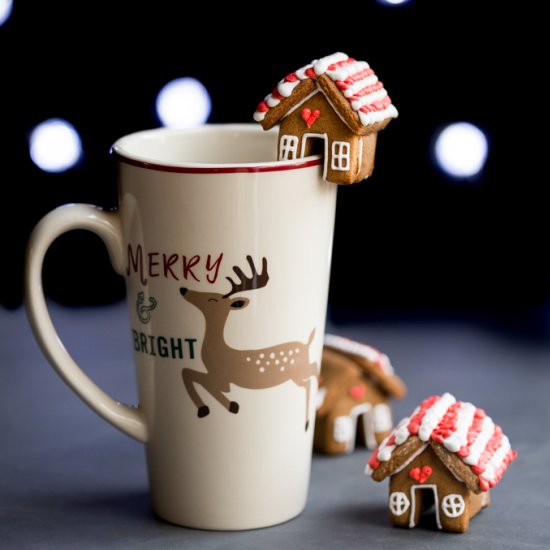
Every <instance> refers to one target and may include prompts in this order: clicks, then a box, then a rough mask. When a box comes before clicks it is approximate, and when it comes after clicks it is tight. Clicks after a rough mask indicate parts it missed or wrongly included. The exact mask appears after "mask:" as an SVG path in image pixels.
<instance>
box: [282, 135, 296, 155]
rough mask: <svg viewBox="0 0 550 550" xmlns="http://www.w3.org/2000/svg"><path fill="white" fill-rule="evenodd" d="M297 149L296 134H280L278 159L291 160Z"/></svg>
mask: <svg viewBox="0 0 550 550" xmlns="http://www.w3.org/2000/svg"><path fill="white" fill-rule="evenodd" d="M297 151H298V137H297V136H282V137H281V143H280V146H279V160H292V159H295V158H296V153H297Z"/></svg>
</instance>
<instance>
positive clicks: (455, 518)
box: [365, 393, 517, 533]
mask: <svg viewBox="0 0 550 550" xmlns="http://www.w3.org/2000/svg"><path fill="white" fill-rule="evenodd" d="M516 456H517V453H516V451H513V450H512V448H511V447H510V442H509V440H508V438H507V437H506V436H505V435H504V434H503V433H502V429H501V428H500V427H499V426H497V425H496V424H495V423H494V422H493V421H492V420H491V418H490V417H489V416H487V415H486V414H485V412H484V411H483V410H482V409H478V408H476V407H475V406H474V405H472V404H471V403H463V402H462V401H457V400H456V399H455V398H454V397H453V396H452V395H451V394H449V393H445V394H443V395H441V396H438V395H435V396H432V397H428V398H427V399H426V400H425V401H423V402H422V403H421V404H420V405H419V406H418V407H417V408H416V409H415V410H414V412H413V413H412V415H411V416H409V417H407V418H404V419H403V420H402V421H401V422H400V423H399V424H398V425H397V426H396V428H395V429H394V430H393V431H392V433H391V434H390V435H389V436H388V437H387V438H386V439H385V440H384V441H383V442H382V443H381V444H380V446H379V447H378V449H376V450H375V451H374V453H373V455H372V456H371V458H370V460H369V462H368V465H367V467H366V470H365V473H366V474H367V475H370V476H372V478H373V479H374V480H376V481H382V480H383V479H384V478H386V477H387V476H390V492H389V510H390V518H391V521H392V523H393V524H394V525H397V526H400V527H414V526H415V525H416V524H417V523H418V521H419V520H420V517H421V514H422V512H423V511H424V510H426V509H428V508H430V507H431V506H433V507H434V510H435V520H436V524H437V527H438V528H439V529H444V530H445V531H455V532H459V533H462V532H465V531H467V530H468V526H469V522H470V518H472V517H473V516H475V515H476V514H477V513H478V512H479V511H480V510H482V509H483V508H486V507H487V506H489V501H490V499H489V489H490V488H491V487H494V486H495V485H496V484H497V483H498V482H499V481H500V479H501V477H502V476H503V474H504V472H505V471H506V468H507V467H508V464H510V462H512V461H513V460H514V459H515V458H516Z"/></svg>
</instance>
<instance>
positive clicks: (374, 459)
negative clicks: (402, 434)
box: [369, 449, 380, 470]
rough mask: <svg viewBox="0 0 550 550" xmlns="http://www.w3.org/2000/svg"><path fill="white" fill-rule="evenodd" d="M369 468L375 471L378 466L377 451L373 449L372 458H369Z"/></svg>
mask: <svg viewBox="0 0 550 550" xmlns="http://www.w3.org/2000/svg"><path fill="white" fill-rule="evenodd" d="M369 466H370V467H371V468H372V469H373V470H376V468H378V466H380V461H379V460H378V449H374V452H373V453H372V456H371V457H370V458H369Z"/></svg>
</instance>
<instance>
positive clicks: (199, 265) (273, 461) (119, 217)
mask: <svg viewBox="0 0 550 550" xmlns="http://www.w3.org/2000/svg"><path fill="white" fill-rule="evenodd" d="M276 137H277V136H276V134H273V133H270V132H263V131H261V130H260V129H258V128H257V127H255V126H248V125H220V126H215V125H212V126H204V127H201V128H197V129H191V130H170V129H157V130H150V131H144V132H138V133H136V134H132V135H129V136H126V137H123V138H121V139H120V140H118V141H117V142H116V144H115V145H114V146H113V156H114V157H115V159H116V161H117V167H118V185H119V208H118V210H117V211H116V212H104V211H102V210H101V209H99V208H96V207H93V206H88V205H81V204H80V205H66V206H62V207H60V208H58V209H56V210H54V211H53V212H51V213H49V214H48V215H46V216H45V217H44V218H43V219H42V220H41V221H40V222H39V224H38V225H37V227H36V228H35V230H34V232H33V234H32V236H31V240H30V243H29V249H28V258H27V267H26V277H27V281H26V295H27V307H28V313H29V317H30V320H31V324H32V327H33V330H34V332H35V335H36V338H37V339H38V341H39V343H40V345H41V347H42V349H43V351H44V353H45V354H46V356H47V357H48V359H49V360H50V362H51V363H52V365H53V367H54V368H55V369H56V370H57V372H58V373H59V374H60V375H61V377H62V378H63V379H64V380H65V382H67V384H68V385H69V386H70V387H71V388H72V389H73V390H74V391H75V392H76V393H77V394H78V395H79V396H80V397H81V398H82V399H83V400H84V401H85V402H86V403H87V404H88V405H89V406H90V407H91V408H92V409H94V410H95V411H96V412H97V413H98V414H99V415H101V416H102V417H103V418H105V419H106V420H108V421H109V422H110V423H111V424H113V425H114V426H116V427H117V428H119V429H120V430H122V431H123V432H125V433H126V434H128V435H130V436H131V437H133V438H135V439H137V440H139V441H142V442H143V443H145V448H146V454H147V464H148V472H149V484H150V492H151V498H152V503H153V508H154V510H155V511H156V513H157V514H158V515H159V516H160V517H162V518H164V519H166V520H168V521H170V522H173V523H177V524H181V525H185V526H190V527H197V528H205V529H250V528H257V527H263V526H267V525H273V524H276V523H280V522H282V521H285V520H288V519H290V518H292V517H294V516H296V515H297V514H299V513H300V512H301V511H302V509H303V507H304V506H305V502H306V498H307V491H308V485H309V472H310V463H311V449H312V435H313V429H314V418H315V400H316V391H317V379H316V376H317V373H318V369H319V366H320V358H321V351H322V343H323V333H324V326H325V313H326V303H327V294H328V281H329V270H330V261H331V251H332V235H333V227H334V212H335V204H336V186H335V185H333V184H331V183H327V182H325V181H323V179H322V169H321V159H320V158H319V157H318V156H316V157H308V158H305V159H299V160H294V161H274V160H271V159H274V158H275V154H276ZM72 229H88V230H90V231H93V232H95V233H97V234H98V235H99V236H100V237H102V239H103V240H104V242H105V244H106V246H107V248H108V250H109V253H110V257H111V261H112V264H113V267H114V269H115V270H116V271H117V272H118V273H120V274H121V275H124V276H125V278H126V288H127V301H128V306H129V315H130V329H131V331H130V334H131V345H132V346H133V350H134V357H135V365H136V377H137V384H138V395H139V400H140V404H139V406H138V407H137V408H136V407H129V406H126V405H122V404H120V403H118V402H116V401H115V400H113V399H112V398H111V397H109V396H108V395H107V394H106V393H104V392H103V391H102V390H101V389H99V388H98V387H97V386H96V385H95V384H94V383H93V382H92V381H91V380H90V379H89V378H88V377H87V376H86V375H85V374H84V373H83V372H82V371H81V370H80V368H79V367H78V365H77V364H76V363H75V362H74V360H73V359H72V358H71V356H70V355H69V353H68V352H67V351H66V349H65V347H64V346H63V344H62V343H61V341H60V339H59V337H58V336H57V334H56V331H55V328H54V326H53V324H52V321H51V318H50V316H49V313H48V310H47V306H46V302H45V299H44V294H43V290H42V282H41V277H42V275H41V271H42V263H43V259H44V255H45V253H46V251H47V249H48V247H49V246H50V244H51V243H52V241H54V240H55V239H56V238H57V237H58V236H59V235H61V234H62V233H64V232H66V231H69V230H72Z"/></svg>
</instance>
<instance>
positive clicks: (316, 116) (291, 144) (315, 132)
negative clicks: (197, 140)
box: [254, 53, 397, 184]
mask: <svg viewBox="0 0 550 550" xmlns="http://www.w3.org/2000/svg"><path fill="white" fill-rule="evenodd" d="M395 117H397V109H396V108H395V107H394V105H393V104H392V102H391V100H390V97H389V96H388V94H387V92H386V90H385V89H384V86H383V85H382V82H380V81H379V80H378V77H377V76H376V75H375V74H374V71H373V70H372V69H371V68H370V66H369V64H368V63H366V62H365V61H357V60H355V59H353V58H351V57H348V56H347V55H346V54H344V53H335V54H333V55H329V56H327V57H323V58H321V59H318V60H315V61H313V62H312V63H310V64H309V65H305V66H304V67H302V68H301V69H298V70H297V71H295V72H293V73H290V74H289V75H287V76H286V77H285V78H283V80H281V81H280V82H279V83H278V84H277V86H275V88H274V89H273V91H272V92H271V93H270V94H269V95H268V96H267V97H266V98H265V99H264V100H263V101H262V102H260V104H259V105H258V107H257V108H256V112H255V113H254V120H256V121H257V122H259V123H261V125H262V127H263V128H264V130H269V129H270V128H272V127H273V126H275V125H276V124H277V123H279V124H280V128H279V143H278V157H277V158H278V159H279V160H289V159H295V158H302V157H305V156H308V155H311V154H313V153H315V152H320V151H317V150H316V149H315V142H319V141H322V142H323V144H324V145H323V149H324V163H325V165H324V174H323V177H324V178H325V179H326V180H327V181H331V182H333V183H343V184H350V183H356V182H359V181H361V180H363V179H365V178H366V177H367V176H369V175H370V174H371V173H372V170H373V168H374V154H375V149H376V135H377V132H378V131H379V130H382V129H383V128H384V127H385V126H386V125H387V124H388V123H389V122H390V120H391V119H392V118H395Z"/></svg>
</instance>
